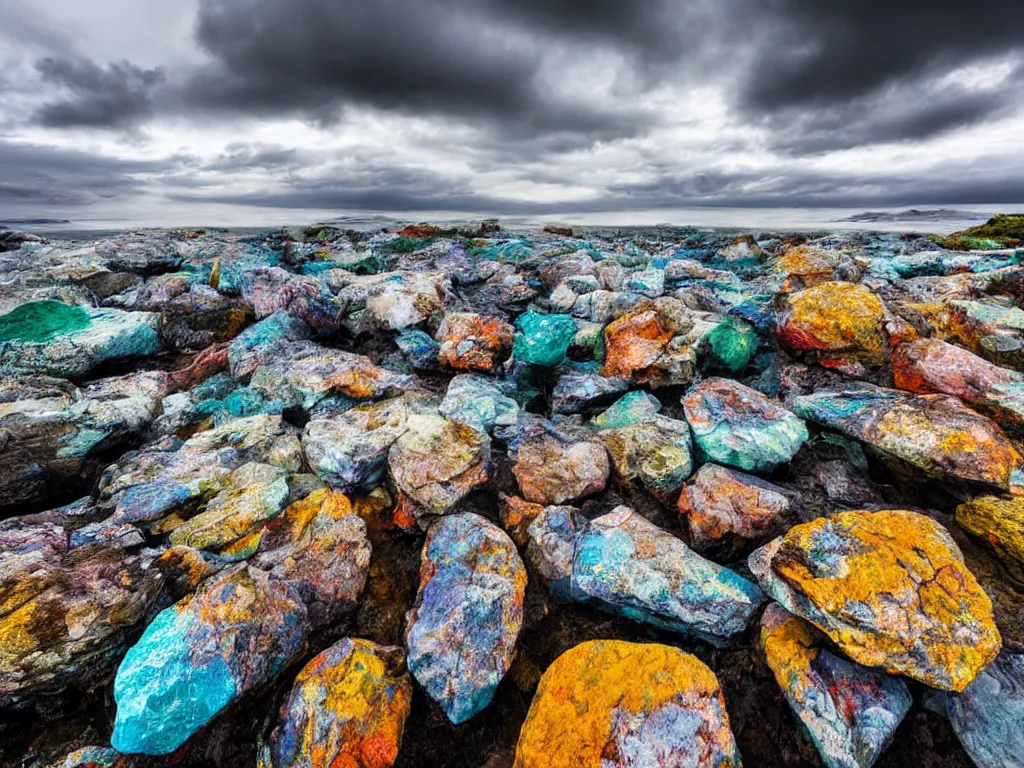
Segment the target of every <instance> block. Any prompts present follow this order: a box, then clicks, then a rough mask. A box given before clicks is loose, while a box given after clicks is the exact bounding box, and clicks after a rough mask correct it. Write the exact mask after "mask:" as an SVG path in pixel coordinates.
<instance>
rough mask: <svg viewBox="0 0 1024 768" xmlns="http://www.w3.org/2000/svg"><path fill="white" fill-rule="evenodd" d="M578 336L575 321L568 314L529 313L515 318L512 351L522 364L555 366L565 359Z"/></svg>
mask: <svg viewBox="0 0 1024 768" xmlns="http://www.w3.org/2000/svg"><path fill="white" fill-rule="evenodd" d="M575 338H576V321H575V320H573V319H572V318H571V317H570V316H569V315H540V314H537V313H535V312H527V313H526V314H524V315H520V317H519V319H518V320H516V341H515V347H514V350H513V354H514V355H515V358H516V360H517V361H518V362H520V363H526V364H528V365H537V366H540V367H541V368H555V367H556V366H559V365H561V364H562V363H563V362H564V361H565V355H566V353H567V352H568V351H569V346H570V345H571V344H572V342H573V340H574V339H575Z"/></svg>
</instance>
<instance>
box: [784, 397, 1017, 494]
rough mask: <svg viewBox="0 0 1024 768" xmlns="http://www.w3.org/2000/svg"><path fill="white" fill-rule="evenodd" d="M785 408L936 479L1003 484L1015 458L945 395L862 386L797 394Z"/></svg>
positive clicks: (995, 431) (995, 430) (988, 427)
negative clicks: (810, 393)
mask: <svg viewBox="0 0 1024 768" xmlns="http://www.w3.org/2000/svg"><path fill="white" fill-rule="evenodd" d="M791 407H792V408H793V411H794V412H795V413H797V414H798V415H799V416H802V417H803V418H805V419H807V420H809V421H813V422H816V423H818V424H821V425H822V426H824V427H828V428H829V429H834V430H836V431H837V432H840V433H842V434H844V435H846V436H848V437H852V438H855V439H857V440H860V441H862V442H864V443H867V444H868V445H870V446H871V447H872V448H874V449H876V450H877V451H879V452H881V453H882V454H883V455H884V456H888V457H891V458H895V459H899V460H901V461H902V462H905V463H906V464H909V465H910V466H912V467H915V468H917V469H918V470H920V471H921V472H923V473H924V474H925V475H927V476H928V477H933V478H936V479H941V480H965V481H969V482H974V483H979V484H982V485H990V486H995V487H998V488H1008V487H1009V484H1010V473H1011V472H1012V471H1013V469H1014V467H1016V466H1017V465H1018V464H1019V462H1020V456H1019V455H1018V453H1017V451H1016V449H1015V448H1014V447H1013V445H1012V444H1011V443H1010V441H1009V440H1007V438H1006V436H1005V435H1004V434H1003V433H1002V430H1000V429H999V427H997V426H996V425H995V424H994V423H993V422H992V421H990V420H989V419H986V418H985V417H984V416H979V415H978V414H976V413H975V412H974V411H972V410H970V409H968V408H966V407H964V405H963V404H962V403H961V402H960V401H959V400H957V399H956V398H952V397H947V396H945V395H922V396H920V397H914V396H913V395H908V394H906V393H904V392H899V391H897V390H891V389H882V388H879V387H862V388H858V389H851V390H845V391H842V392H820V393H817V394H813V395H806V396H804V397H797V398H796V399H794V401H793V403H792V406H791Z"/></svg>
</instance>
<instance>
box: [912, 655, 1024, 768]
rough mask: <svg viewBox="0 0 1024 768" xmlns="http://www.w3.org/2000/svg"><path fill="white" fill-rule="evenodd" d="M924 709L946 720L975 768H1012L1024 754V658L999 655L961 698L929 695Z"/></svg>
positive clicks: (939, 693) (930, 693)
mask: <svg viewBox="0 0 1024 768" xmlns="http://www.w3.org/2000/svg"><path fill="white" fill-rule="evenodd" d="M925 703H926V705H927V706H928V708H929V709H933V710H935V711H936V712H938V713H940V714H943V715H945V716H946V717H948V718H949V722H950V723H951V724H952V726H953V731H954V732H955V733H956V735H957V738H958V739H960V743H961V744H963V746H964V749H965V750H966V752H967V754H968V755H970V757H971V760H973V761H974V764H975V765H977V766H978V768H1015V766H1019V765H1020V764H1021V756H1022V755H1024V654H1014V653H1008V652H1005V651H1004V652H1003V653H1001V654H1000V655H999V656H998V657H997V658H996V660H995V661H994V662H992V663H991V664H990V665H989V666H987V667H986V668H985V669H983V670H982V671H981V672H980V673H979V674H978V676H977V677H976V678H974V682H972V683H971V684H970V685H968V686H967V688H966V689H965V690H964V692H963V693H959V694H956V693H947V692H945V691H933V692H929V694H928V695H927V696H926V698H925Z"/></svg>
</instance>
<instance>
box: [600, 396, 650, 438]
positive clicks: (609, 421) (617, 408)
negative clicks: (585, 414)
mask: <svg viewBox="0 0 1024 768" xmlns="http://www.w3.org/2000/svg"><path fill="white" fill-rule="evenodd" d="M660 411H661V401H660V400H658V398H656V397H655V396H654V395H651V394H648V393H647V392H630V393H629V394H626V395H623V396H622V397H620V398H619V399H618V400H616V401H615V403H614V404H613V405H612V406H611V407H610V408H609V409H608V410H607V411H605V412H604V413H602V414H599V415H597V416H595V417H594V418H593V419H592V420H591V422H590V425H591V426H592V427H594V428H596V429H622V428H623V427H632V426H634V425H635V424H642V423H644V422H647V421H653V420H654V417H655V416H657V415H658V413H659V412H660Z"/></svg>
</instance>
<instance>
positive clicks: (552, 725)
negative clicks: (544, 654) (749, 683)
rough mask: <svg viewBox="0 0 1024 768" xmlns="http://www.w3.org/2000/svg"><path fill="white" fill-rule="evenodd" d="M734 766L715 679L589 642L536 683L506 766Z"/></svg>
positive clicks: (657, 656) (736, 758) (683, 663)
mask: <svg viewBox="0 0 1024 768" xmlns="http://www.w3.org/2000/svg"><path fill="white" fill-rule="evenodd" d="M570 765H572V766H580V768H626V767H627V766H648V765H650V766H654V765H664V766H669V765H671V766H679V767H680V768H684V767H685V768H712V766H714V767H716V768H739V765H740V753H739V750H737V748H736V743H735V741H734V739H733V735H732V730H731V729H730V727H729V715H728V713H727V712H726V710H725V697H724V696H723V695H722V691H721V688H720V687H719V684H718V679H717V678H716V677H715V675H714V673H713V672H712V671H711V670H710V669H708V668H707V667H706V666H705V665H704V664H703V663H702V662H701V661H700V660H698V659H697V658H696V657H695V656H691V655H690V654H688V653H683V652H682V651H680V650H677V649H676V648H670V647H668V646H665V645H655V644H649V645H640V644H635V643H625V642H622V641H617V640H595V641H590V642H586V643H582V644H581V645H577V646H576V647H575V648H572V649H571V650H569V651H566V652H565V653H563V654H562V655H561V656H559V657H558V658H557V659H555V661H554V663H553V664H552V665H551V666H550V667H548V669H547V671H546V672H545V673H544V676H543V677H542V678H541V681H540V685H539V686H538V688H537V693H536V695H535V696H534V698H533V703H532V704H531V705H530V711H529V712H528V713H527V715H526V722H524V723H523V727H522V730H521V731H520V733H519V743H518V744H517V745H516V756H515V763H514V768H547V767H548V766H570Z"/></svg>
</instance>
